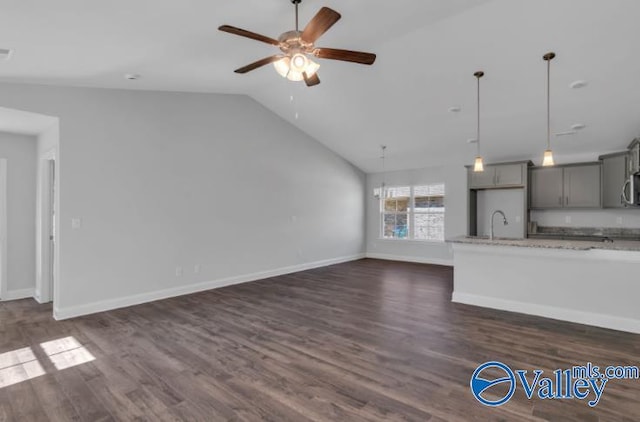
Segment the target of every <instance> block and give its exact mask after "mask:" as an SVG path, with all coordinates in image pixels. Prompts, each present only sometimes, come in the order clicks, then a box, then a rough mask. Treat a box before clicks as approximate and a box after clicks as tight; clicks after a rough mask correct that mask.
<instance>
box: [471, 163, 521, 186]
mask: <svg viewBox="0 0 640 422" xmlns="http://www.w3.org/2000/svg"><path fill="white" fill-rule="evenodd" d="M527 167H528V162H521V163H508V164H492V165H486V166H484V171H481V172H474V171H473V167H469V168H468V172H469V189H492V188H510V187H523V186H524V185H525V174H526V171H527Z"/></svg>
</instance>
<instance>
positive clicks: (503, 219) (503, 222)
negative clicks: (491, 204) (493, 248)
mask: <svg viewBox="0 0 640 422" xmlns="http://www.w3.org/2000/svg"><path fill="white" fill-rule="evenodd" d="M496 214H500V215H502V224H504V225H505V226H506V225H507V224H509V222H508V221H507V216H506V215H504V213H503V212H502V211H500V210H495V211H494V212H493V214H491V234H490V235H489V240H493V217H495V216H496Z"/></svg>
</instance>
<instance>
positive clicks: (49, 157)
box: [34, 147, 60, 303]
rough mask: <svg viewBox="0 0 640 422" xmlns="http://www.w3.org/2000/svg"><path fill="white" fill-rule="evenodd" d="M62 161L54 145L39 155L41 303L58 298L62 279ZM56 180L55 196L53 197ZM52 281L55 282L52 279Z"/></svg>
mask: <svg viewBox="0 0 640 422" xmlns="http://www.w3.org/2000/svg"><path fill="white" fill-rule="evenodd" d="M51 161H53V162H54V172H55V173H54V177H53V181H52V180H51V172H50V167H49V166H50V162H51ZM57 164H58V160H57V149H56V148H55V147H54V148H51V149H49V150H47V151H45V152H44V153H42V154H41V155H40V157H38V165H39V170H40V171H39V174H40V180H39V181H38V209H37V213H38V221H37V239H36V243H37V246H36V253H37V257H36V260H37V262H36V288H35V295H34V297H35V299H36V300H37V301H38V302H39V303H47V302H51V301H54V298H55V292H56V284H57V280H58V254H59V249H60V248H59V238H60V236H59V232H60V227H59V226H58V225H57V221H59V220H58V216H59V212H60V208H59V205H58V204H59V202H58V198H59V196H58V182H57V180H58V174H57V173H58V165H57ZM52 182H53V185H54V186H53V192H54V195H53V198H52V197H51V192H52ZM52 204H53V209H54V210H55V222H54V224H55V227H56V233H55V237H56V238H55V239H54V248H53V262H51V256H52V251H51V241H50V239H49V236H50V234H51V222H52V219H51V218H50V216H51V212H52V209H51V205H52ZM50 280H52V283H49V281H50Z"/></svg>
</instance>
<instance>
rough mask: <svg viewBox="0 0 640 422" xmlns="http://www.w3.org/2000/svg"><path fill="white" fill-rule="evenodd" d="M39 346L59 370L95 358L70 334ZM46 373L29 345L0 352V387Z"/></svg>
mask: <svg viewBox="0 0 640 422" xmlns="http://www.w3.org/2000/svg"><path fill="white" fill-rule="evenodd" d="M40 347H41V348H42V350H43V351H44V353H45V354H46V355H47V357H48V358H49V360H50V361H51V363H52V364H53V366H55V368H56V369H57V370H59V371H60V370H63V369H66V368H71V367H72V366H77V365H82V364H83V363H87V362H91V361H93V360H95V359H96V358H95V357H94V356H93V355H92V354H91V352H89V351H88V350H87V349H86V348H85V347H84V346H83V345H82V344H80V343H79V342H78V341H77V340H76V339H75V338H74V337H72V336H69V337H64V338H60V339H57V340H51V341H47V342H44V343H41V344H40ZM46 373H47V372H46V371H45V369H44V368H43V367H42V364H41V363H40V360H38V357H37V356H36V354H35V353H34V352H33V349H32V348H31V347H23V348H21V349H16V350H11V351H10V352H5V353H1V354H0V388H4V387H8V386H10V385H14V384H18V383H20V382H23V381H27V380H30V379H33V378H36V377H39V376H42V375H45V374H46Z"/></svg>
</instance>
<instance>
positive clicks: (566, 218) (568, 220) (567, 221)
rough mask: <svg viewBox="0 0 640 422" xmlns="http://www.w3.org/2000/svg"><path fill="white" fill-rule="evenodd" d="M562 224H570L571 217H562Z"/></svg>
mask: <svg viewBox="0 0 640 422" xmlns="http://www.w3.org/2000/svg"><path fill="white" fill-rule="evenodd" d="M564 222H565V223H567V224H571V216H570V215H567V216H565V217H564Z"/></svg>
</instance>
